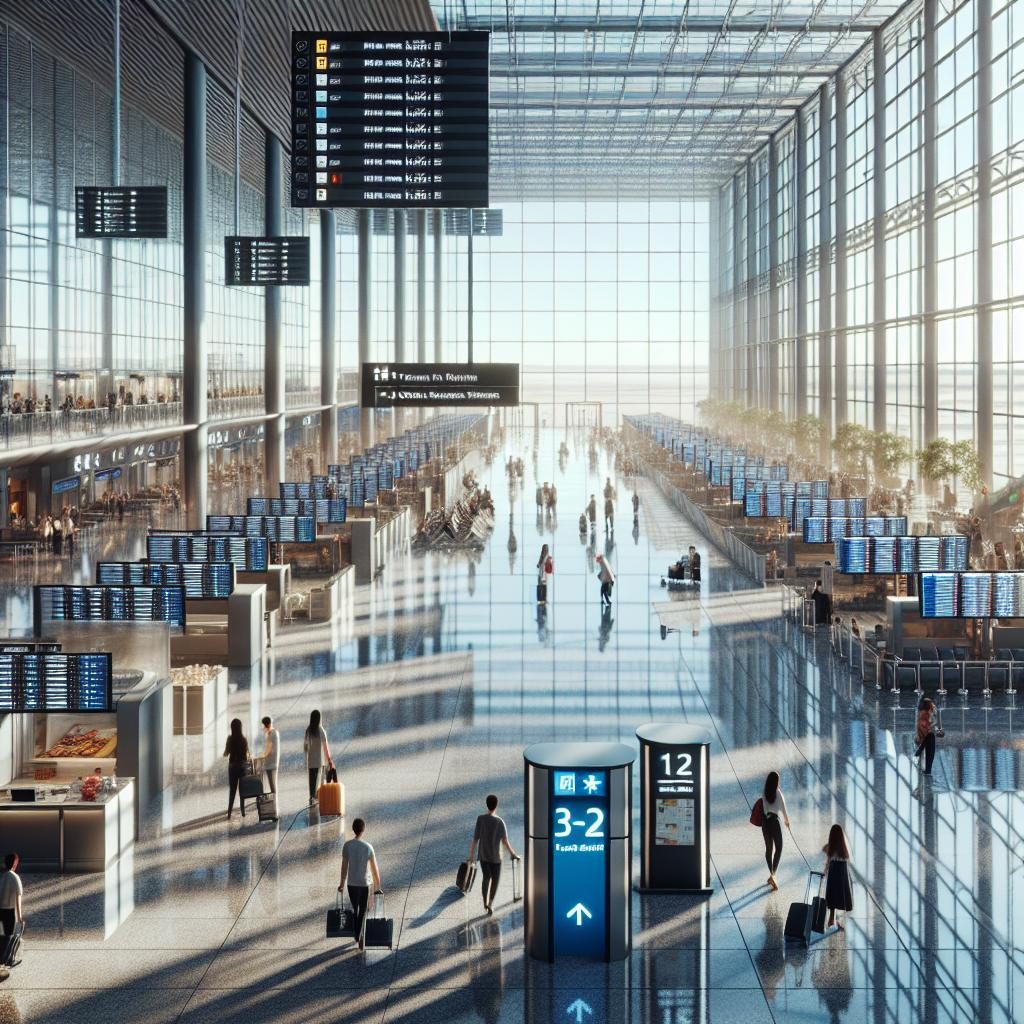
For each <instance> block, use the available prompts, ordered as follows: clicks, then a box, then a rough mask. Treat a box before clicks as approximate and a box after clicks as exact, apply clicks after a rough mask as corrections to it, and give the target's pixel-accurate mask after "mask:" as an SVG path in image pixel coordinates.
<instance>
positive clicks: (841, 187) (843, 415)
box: [823, 73, 849, 429]
mask: <svg viewBox="0 0 1024 1024" xmlns="http://www.w3.org/2000/svg"><path fill="white" fill-rule="evenodd" d="M835 104H836V138H835V143H836V223H835V231H836V236H835V237H836V309H835V317H836V321H835V353H834V358H835V371H836V372H835V424H834V427H833V429H836V428H838V427H840V426H841V425H842V424H843V423H845V422H846V421H847V418H848V415H849V414H848V410H847V393H848V380H847V378H848V376H849V368H848V361H847V355H846V328H847V324H848V320H847V301H846V300H847V294H846V293H847V274H846V227H847V217H846V191H847V182H846V78H845V77H844V75H843V74H842V73H840V74H839V75H837V76H836V95H835ZM823 202H828V192H827V191H826V192H825V194H824V196H823Z"/></svg>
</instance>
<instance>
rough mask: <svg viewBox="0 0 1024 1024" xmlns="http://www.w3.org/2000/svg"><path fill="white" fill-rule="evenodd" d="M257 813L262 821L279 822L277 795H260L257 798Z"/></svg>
mask: <svg viewBox="0 0 1024 1024" xmlns="http://www.w3.org/2000/svg"><path fill="white" fill-rule="evenodd" d="M256 813H257V815H259V819H260V821H277V794H276V793H260V795H259V796H258V797H256Z"/></svg>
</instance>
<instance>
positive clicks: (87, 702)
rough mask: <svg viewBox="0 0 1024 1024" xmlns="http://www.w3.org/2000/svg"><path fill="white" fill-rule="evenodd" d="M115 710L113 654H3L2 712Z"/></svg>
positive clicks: (0, 662)
mask: <svg viewBox="0 0 1024 1024" xmlns="http://www.w3.org/2000/svg"><path fill="white" fill-rule="evenodd" d="M113 710H114V690H113V672H112V670H111V656H110V655H109V654H91V653H90V654H63V653H52V652H39V651H33V652H22V653H16V652H3V653H0V713H8V712H50V711H53V712H56V711H75V712H79V711H108V712H109V711H113Z"/></svg>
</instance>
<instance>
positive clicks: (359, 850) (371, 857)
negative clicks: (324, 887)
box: [338, 818, 384, 949]
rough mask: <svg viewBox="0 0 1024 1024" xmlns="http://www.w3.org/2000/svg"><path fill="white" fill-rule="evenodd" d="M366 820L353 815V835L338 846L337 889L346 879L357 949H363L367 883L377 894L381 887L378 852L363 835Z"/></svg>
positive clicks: (379, 892)
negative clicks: (339, 867)
mask: <svg viewBox="0 0 1024 1024" xmlns="http://www.w3.org/2000/svg"><path fill="white" fill-rule="evenodd" d="M365 831H366V822H365V821H363V819H362V818H356V820H355V821H353V822H352V838H351V839H350V840H349V841H348V842H347V843H345V845H344V846H343V847H342V848H341V881H340V882H339V883H338V892H343V891H344V889H345V882H346V881H347V882H348V883H349V884H348V898H349V899H350V900H351V901H352V909H353V910H354V911H355V915H356V919H355V933H356V941H357V942H358V943H359V948H360V949H362V948H363V919H364V918H365V917H366V907H367V904H368V903H369V900H370V886H371V885H372V886H373V888H374V892H376V893H377V894H378V895H379V894H381V893H382V892H383V891H384V890H383V889H382V888H381V884H380V868H378V867H377V854H376V853H374V850H373V847H372V846H371V845H370V844H369V843H368V842H367V841H366V840H365V839H364V838H363V833H364V832H365Z"/></svg>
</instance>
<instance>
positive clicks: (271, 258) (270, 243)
mask: <svg viewBox="0 0 1024 1024" xmlns="http://www.w3.org/2000/svg"><path fill="white" fill-rule="evenodd" d="M224 283H225V284H227V285H265V284H309V236H308V235H297V236H295V237H291V238H290V237H288V236H274V237H270V236H263V237H251V236H246V237H243V236H241V235H228V236H227V237H226V238H225V239H224Z"/></svg>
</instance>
